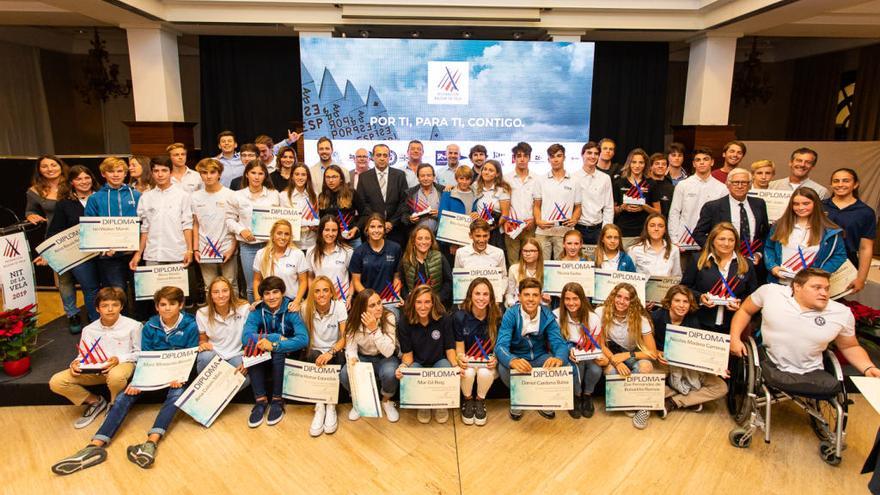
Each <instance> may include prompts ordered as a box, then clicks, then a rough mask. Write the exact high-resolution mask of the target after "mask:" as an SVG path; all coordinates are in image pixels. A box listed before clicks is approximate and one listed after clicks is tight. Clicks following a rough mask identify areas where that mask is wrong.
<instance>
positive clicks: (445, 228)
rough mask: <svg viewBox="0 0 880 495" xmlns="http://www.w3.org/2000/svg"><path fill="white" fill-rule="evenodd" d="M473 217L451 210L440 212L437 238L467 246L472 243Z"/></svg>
mask: <svg viewBox="0 0 880 495" xmlns="http://www.w3.org/2000/svg"><path fill="white" fill-rule="evenodd" d="M470 228H471V217H470V216H469V215H463V214H461V213H453V212H451V211H441V212H440V222H439V224H438V226H437V240H438V241H443V242H448V243H450V244H456V245H458V246H467V245H468V244H470V243H471V231H470Z"/></svg>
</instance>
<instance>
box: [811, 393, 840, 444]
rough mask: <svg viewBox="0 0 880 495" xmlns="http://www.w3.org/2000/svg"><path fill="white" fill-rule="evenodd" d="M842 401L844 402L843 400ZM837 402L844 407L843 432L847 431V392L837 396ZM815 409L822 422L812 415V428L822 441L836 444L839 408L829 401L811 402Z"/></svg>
mask: <svg viewBox="0 0 880 495" xmlns="http://www.w3.org/2000/svg"><path fill="white" fill-rule="evenodd" d="M841 399H842V400H841ZM837 400H838V401H839V403H840V404H841V405H842V406H843V431H846V421H847V414H846V413H847V404H846V401H847V399H846V392H843V393H840V394H837ZM810 402H811V403H812V405H813V407H814V408H816V410H817V411H819V415H820V416H821V417H822V420H819V419H817V418H815V417H814V416H812V415H810V426H811V427H812V428H813V432H814V433H815V434H816V437H818V438H819V440H820V441H823V442H830V443H832V444H833V443H834V439H835V438H836V437H837V435H838V434H839V432H838V431H837V408H836V407H834V404H832V403H831V401H829V400H811V401H810Z"/></svg>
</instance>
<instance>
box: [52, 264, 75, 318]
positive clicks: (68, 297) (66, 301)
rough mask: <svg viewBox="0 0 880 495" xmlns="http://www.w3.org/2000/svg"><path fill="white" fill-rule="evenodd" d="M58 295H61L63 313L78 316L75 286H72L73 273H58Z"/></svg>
mask: <svg viewBox="0 0 880 495" xmlns="http://www.w3.org/2000/svg"><path fill="white" fill-rule="evenodd" d="M57 280H58V295H60V296H61V305H62V306H64V314H65V315H67V317H68V318H74V317H76V316H79V308H78V307H76V287H75V286H74V281H73V275H72V274H71V273H70V272H66V273H64V274H63V275H58V278H57Z"/></svg>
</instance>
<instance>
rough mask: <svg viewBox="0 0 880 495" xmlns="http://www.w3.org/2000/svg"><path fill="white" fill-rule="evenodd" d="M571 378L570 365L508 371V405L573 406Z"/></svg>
mask: <svg viewBox="0 0 880 495" xmlns="http://www.w3.org/2000/svg"><path fill="white" fill-rule="evenodd" d="M573 393H574V380H573V375H572V372H571V368H570V367H568V366H562V367H559V368H532V372H531V373H520V372H518V371H514V370H510V407H511V409H524V410H529V409H531V410H544V411H549V410H559V411H568V410H571V409H573V408H574V400H573Z"/></svg>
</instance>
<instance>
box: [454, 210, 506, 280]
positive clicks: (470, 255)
mask: <svg viewBox="0 0 880 495" xmlns="http://www.w3.org/2000/svg"><path fill="white" fill-rule="evenodd" d="M470 233H471V241H473V243H472V244H471V245H470V246H462V247H460V248H459V249H458V250H457V251H456V252H455V266H454V267H455V268H494V267H497V268H501V269H502V270H505V273H506V270H507V267H506V265H505V263H504V251H502V250H501V249H499V248H497V247H495V246H491V245H489V224H488V223H487V222H486V221H485V220H483V219H482V218H478V219H476V220H474V221H473V222H471V227H470Z"/></svg>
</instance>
